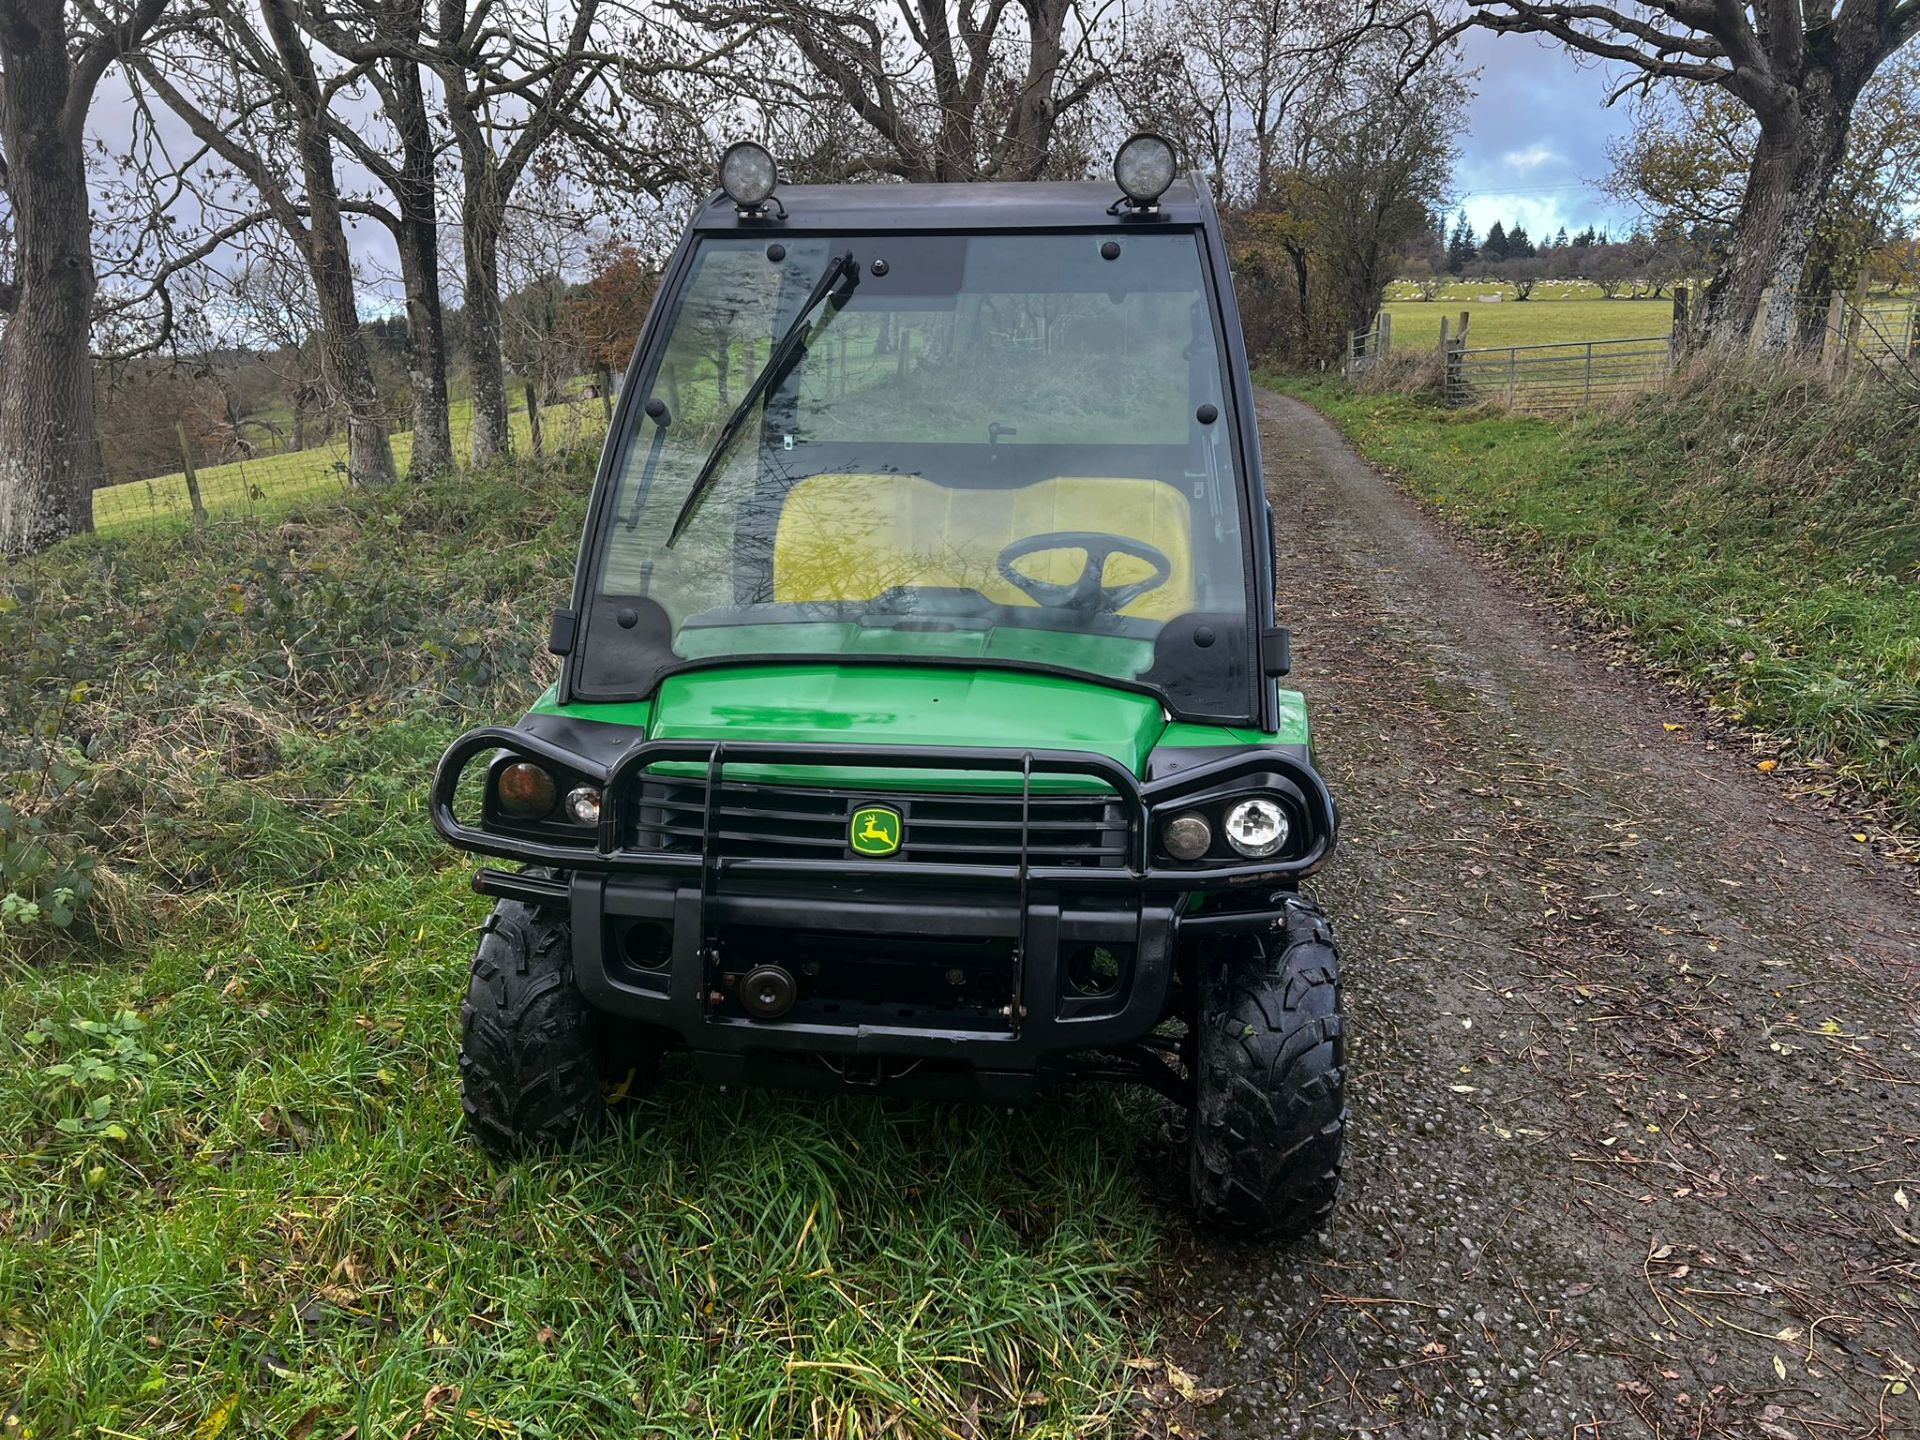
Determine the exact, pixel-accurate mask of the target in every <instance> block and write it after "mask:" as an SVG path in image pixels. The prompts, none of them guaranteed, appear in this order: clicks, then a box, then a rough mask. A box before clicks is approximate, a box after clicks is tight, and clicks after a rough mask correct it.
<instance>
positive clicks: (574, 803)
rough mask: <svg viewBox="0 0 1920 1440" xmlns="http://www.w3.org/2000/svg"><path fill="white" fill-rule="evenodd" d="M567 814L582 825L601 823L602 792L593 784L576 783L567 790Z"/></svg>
mask: <svg viewBox="0 0 1920 1440" xmlns="http://www.w3.org/2000/svg"><path fill="white" fill-rule="evenodd" d="M567 814H569V815H571V816H572V817H573V818H574V820H575V821H576V822H577V823H579V824H581V825H598V824H599V823H600V792H599V791H598V790H597V789H595V788H594V787H593V786H591V785H576V786H574V787H573V789H571V790H569V791H568V792H567Z"/></svg>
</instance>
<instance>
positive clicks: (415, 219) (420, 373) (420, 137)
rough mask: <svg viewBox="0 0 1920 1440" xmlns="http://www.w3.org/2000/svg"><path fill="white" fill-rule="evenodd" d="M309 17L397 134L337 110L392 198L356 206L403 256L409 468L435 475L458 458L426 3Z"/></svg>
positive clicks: (309, 7)
mask: <svg viewBox="0 0 1920 1440" xmlns="http://www.w3.org/2000/svg"><path fill="white" fill-rule="evenodd" d="M301 15H302V23H303V24H304V25H305V27H306V28H307V29H308V30H309V31H311V33H312V34H313V35H314V36H315V37H316V38H317V39H318V40H319V41H320V42H321V43H322V44H323V45H325V46H326V47H327V48H328V49H330V50H332V51H333V53H334V54H336V55H338V56H340V57H341V58H342V59H343V60H346V61H348V62H349V63H350V64H352V65H354V66H355V67H356V68H357V70H358V71H359V73H361V74H364V76H365V77H366V80H367V83H368V84H369V85H370V86H371V87H372V89H373V91H374V93H375V95H376V96H377V97H378V98H379V101H380V106H379V117H378V118H379V119H381V120H383V121H384V122H385V127H386V128H387V129H388V130H390V131H391V132H392V135H391V137H390V138H391V143H390V144H383V143H382V139H383V138H384V137H381V136H378V135H376V134H374V133H373V129H374V127H372V126H370V125H368V124H367V123H366V120H367V117H365V116H363V115H359V114H352V115H346V114H342V113H340V112H339V110H337V109H335V110H331V111H330V112H329V114H328V117H327V119H328V124H329V126H330V128H331V132H332V135H333V138H334V139H335V140H336V141H337V142H338V143H339V144H340V145H341V146H343V147H344V148H345V150H346V152H347V153H348V155H350V156H351V157H352V158H353V159H354V160H355V161H357V162H358V163H359V164H360V165H361V166H363V167H364V168H365V169H366V171H367V172H368V173H369V174H370V175H372V176H373V177H374V178H375V179H376V180H377V181H379V183H380V184H381V186H382V187H383V188H384V189H385V190H386V192H387V194H388V195H389V196H390V197H391V204H384V203H381V202H379V201H376V200H373V199H371V198H366V199H358V200H356V201H354V202H352V204H351V206H350V208H352V209H354V210H357V211H358V212H359V213H362V214H365V215H368V216H370V217H372V218H373V219H375V220H377V221H379V222H380V224H382V225H383V226H385V227H386V229H387V231H388V232H389V233H390V234H391V235H392V236H393V243H394V248H395V249H396V250H397V251H398V252H399V255H400V283H401V289H402V291H403V292H404V294H405V296H406V306H407V376H408V380H409V382H410V383H409V387H408V388H409V390H410V392H411V395H412V403H413V449H412V453H411V456H410V458H409V461H408V469H409V471H410V472H411V473H413V474H415V475H431V474H434V473H436V472H439V471H443V470H447V469H451V468H452V466H453V429H452V424H451V420H450V417H449V415H448V385H447V369H448V366H447V337H446V312H445V307H444V305H443V304H442V301H441V294H440V213H439V199H438V184H437V181H438V174H437V167H438V161H439V156H440V151H441V142H440V139H439V137H438V136H437V135H436V133H435V129H434V125H433V122H432V119H431V118H430V115H429V113H428V96H427V85H426V72H425V66H424V65H423V63H422V59H421V56H422V53H423V47H424V42H425V39H426V29H425V18H424V15H423V7H421V6H420V5H418V4H411V5H395V4H384V3H378V0H375V3H371V4H348V5H343V6H339V7H332V6H327V5H324V4H321V3H309V4H306V5H305V6H304V8H303V9H302V12H301Z"/></svg>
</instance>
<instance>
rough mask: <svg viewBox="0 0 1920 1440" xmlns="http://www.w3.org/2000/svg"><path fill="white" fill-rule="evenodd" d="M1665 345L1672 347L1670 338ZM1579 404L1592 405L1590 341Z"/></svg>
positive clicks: (1590, 342)
mask: <svg viewBox="0 0 1920 1440" xmlns="http://www.w3.org/2000/svg"><path fill="white" fill-rule="evenodd" d="M1667 343H1668V345H1672V343H1673V340H1672V337H1668V340H1667ZM1580 403H1581V404H1583V405H1591V404H1592V403H1593V342H1592V341H1591V340H1589V341H1587V384H1586V389H1585V390H1584V391H1583V392H1582V394H1581V396H1580Z"/></svg>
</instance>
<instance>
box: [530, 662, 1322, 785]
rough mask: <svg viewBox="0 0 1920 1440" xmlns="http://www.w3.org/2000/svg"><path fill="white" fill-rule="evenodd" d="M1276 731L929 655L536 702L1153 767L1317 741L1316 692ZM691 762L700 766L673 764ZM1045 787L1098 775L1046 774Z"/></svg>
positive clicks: (673, 681)
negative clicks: (922, 660) (1199, 720)
mask: <svg viewBox="0 0 1920 1440" xmlns="http://www.w3.org/2000/svg"><path fill="white" fill-rule="evenodd" d="M1280 707H1281V726H1280V729H1279V731H1277V732H1276V733H1273V734H1262V733H1261V732H1259V731H1256V730H1247V729H1241V728H1237V727H1227V726H1214V725H1195V724H1186V723H1182V722H1177V721H1176V722H1174V723H1171V724H1169V723H1167V721H1166V718H1165V712H1164V711H1163V710H1162V709H1161V706H1160V702H1159V701H1158V700H1157V699H1155V698H1154V697H1153V696H1151V695H1141V694H1138V693H1136V692H1134V691H1131V690H1121V689H1119V688H1117V687H1114V686H1109V685H1101V684H1098V683H1097V682H1093V681H1085V680H1076V679H1072V678H1070V677H1066V676H1059V675H1042V674H1037V673H1029V672H1025V671H1019V670H1002V669H990V668H983V669H980V670H966V669H960V668H957V667H954V668H948V667H944V666H939V667H936V666H932V665H921V666H916V665H835V664H832V663H825V664H822V663H812V664H774V665H768V664H742V665H730V666H726V667H724V668H715V669H711V670H689V671H683V672H682V673H681V674H678V675H673V676H669V677H668V678H667V679H665V680H663V681H662V682H661V683H660V690H659V693H658V694H657V695H656V696H655V697H654V698H653V699H652V700H639V701H626V702H617V703H611V704H586V703H581V704H573V705H561V704H559V703H558V702H557V701H556V699H555V697H554V693H553V691H551V690H550V691H548V692H547V694H545V695H544V696H542V697H541V699H540V701H539V702H538V703H537V704H536V705H535V706H534V707H533V710H534V713H535V714H546V715H566V716H571V717H572V718H574V719H578V720H591V721H596V722H600V723H603V724H611V725H630V726H633V727H635V728H636V729H639V730H642V731H644V733H645V734H646V736H647V737H648V738H649V739H682V740H735V741H742V742H745V741H756V740H757V741H768V742H772V743H776V744H778V743H792V742H798V743H803V744H820V743H826V744H833V743H838V744H846V745H857V744H864V745H903V746H914V745H959V746H973V747H989V748H997V749H1007V750H1029V749H1031V750H1092V751H1096V752H1098V753H1099V754H1102V755H1107V756H1111V757H1112V758H1113V759H1115V760H1118V761H1119V762H1120V763H1121V764H1122V765H1125V766H1126V767H1127V768H1128V769H1129V770H1131V771H1132V772H1133V773H1134V774H1135V775H1139V776H1142V777H1144V776H1145V774H1146V771H1147V758H1148V756H1149V755H1150V754H1151V753H1152V751H1153V750H1154V748H1155V746H1159V747H1161V748H1162V749H1165V748H1167V747H1170V746H1172V747H1180V748H1188V747H1204V748H1210V749H1219V748H1226V747H1231V748H1240V747H1247V746H1256V745H1290V746H1296V747H1300V748H1303V749H1304V748H1305V747H1306V746H1307V745H1308V736H1307V714H1306V705H1305V703H1304V702H1303V701H1302V699H1301V697H1300V696H1299V695H1298V694H1297V693H1296V692H1294V691H1290V690H1283V691H1281V692H1280ZM672 768H674V769H676V770H682V771H685V772H686V773H694V772H696V771H697V770H698V769H699V767H698V766H697V765H692V766H675V767H672ZM729 768H730V770H731V773H734V774H736V775H746V774H749V773H755V772H757V778H760V779H763V780H772V781H777V782H781V783H786V784H812V785H833V786H839V787H847V788H861V787H865V788H870V789H880V790H897V789H904V788H910V787H917V788H921V789H960V790H982V789H985V790H993V789H1001V788H1009V789H1013V788H1018V786H1019V784H1020V781H1019V779H1018V777H1017V776H1013V775H1009V774H997V773H992V772H981V771H978V770H974V771H961V770H944V771H942V770H901V771H886V770H873V769H850V770H836V769H831V768H827V767H821V766H812V767H797V766H760V767H752V770H751V771H750V769H749V767H746V766H741V767H739V768H738V769H732V767H729ZM1036 788H1039V789H1045V790H1059V789H1075V790H1079V789H1087V788H1095V789H1097V788H1100V786H1099V782H1097V781H1089V780H1079V781H1077V782H1076V781H1075V780H1073V779H1070V778H1068V777H1064V776H1062V777H1052V778H1043V779H1042V780H1041V781H1039V782H1037V785H1036Z"/></svg>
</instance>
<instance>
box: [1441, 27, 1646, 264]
mask: <svg viewBox="0 0 1920 1440" xmlns="http://www.w3.org/2000/svg"><path fill="white" fill-rule="evenodd" d="M1463 44H1464V47H1465V51H1466V59H1467V63H1468V64H1469V65H1471V66H1475V67H1478V69H1479V72H1480V77H1479V85H1478V90H1479V93H1478V95H1477V96H1476V97H1475V99H1474V102H1473V104H1472V106H1471V107H1470V108H1469V110H1468V115H1467V126H1468V131H1467V136H1466V138H1465V140H1464V141H1463V142H1462V144H1461V153H1460V160H1459V163H1458V164H1457V165H1456V166H1455V167H1454V192H1455V194H1456V196H1457V197H1458V199H1459V203H1460V208H1462V209H1464V210H1465V211H1466V212H1467V220H1468V222H1469V223H1470V224H1472V225H1473V227H1474V228H1475V229H1476V230H1477V231H1479V232H1480V233H1482V234H1485V233H1486V230H1487V228H1488V227H1489V226H1490V225H1492V224H1493V222H1494V221H1495V220H1498V221H1500V222H1501V223H1502V224H1505V225H1512V224H1513V223H1514V222H1515V221H1518V222H1519V223H1520V224H1522V225H1525V226H1526V227H1527V231H1528V233H1529V234H1531V235H1533V236H1535V237H1539V236H1541V235H1543V234H1545V235H1552V234H1553V233H1554V232H1555V231H1556V230H1558V229H1559V228H1560V227H1561V226H1563V225H1564V226H1565V227H1566V228H1567V229H1568V230H1570V231H1574V230H1580V229H1584V228H1585V227H1586V226H1588V225H1598V226H1600V227H1601V228H1603V229H1609V230H1615V231H1623V230H1626V229H1629V228H1630V227H1631V226H1632V224H1633V218H1634V217H1633V216H1632V214H1631V213H1630V212H1629V211H1627V210H1626V209H1625V208H1624V207H1622V206H1621V205H1620V204H1619V202H1617V201H1615V200H1613V199H1612V198H1611V197H1609V196H1608V195H1606V194H1605V193H1604V192H1602V191H1601V189H1600V181H1601V180H1602V179H1603V178H1604V177H1605V176H1606V174H1607V171H1608V170H1609V169H1610V168H1611V163H1610V161H1609V160H1608V158H1607V146H1608V144H1609V142H1611V141H1612V140H1614V139H1615V138H1617V137H1619V136H1620V135H1622V134H1624V133H1625V131H1626V129H1627V124H1628V116H1627V115H1626V113H1625V112H1624V111H1622V110H1619V109H1609V108H1607V105H1606V103H1605V102H1606V97H1607V92H1608V90H1609V89H1610V88H1611V80H1612V78H1613V76H1612V67H1608V66H1604V65H1601V64H1598V63H1596V62H1594V61H1592V60H1589V59H1586V58H1585V57H1576V56H1574V55H1571V54H1569V53H1568V52H1567V51H1566V50H1565V49H1563V48H1562V47H1561V46H1559V45H1557V44H1554V43H1553V42H1551V41H1547V40H1542V39H1540V38H1539V37H1537V36H1531V35H1494V34H1491V33H1489V32H1486V31H1479V30H1475V31H1471V32H1469V33H1468V35H1467V36H1466V38H1465V40H1464V42H1463Z"/></svg>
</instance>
